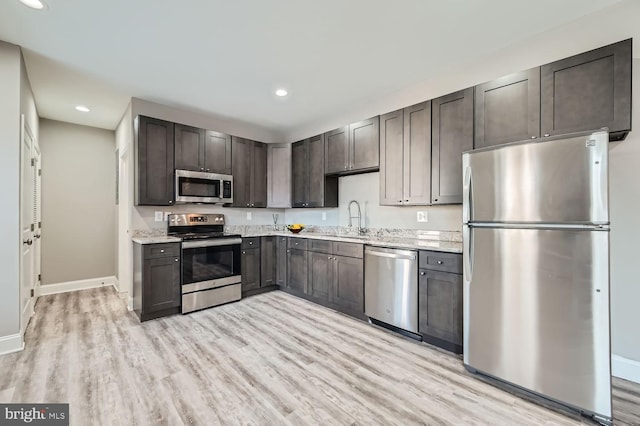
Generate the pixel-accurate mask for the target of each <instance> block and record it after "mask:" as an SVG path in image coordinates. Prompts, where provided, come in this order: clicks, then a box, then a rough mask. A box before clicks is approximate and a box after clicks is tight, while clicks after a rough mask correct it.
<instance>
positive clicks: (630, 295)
mask: <svg viewBox="0 0 640 426" xmlns="http://www.w3.org/2000/svg"><path fill="white" fill-rule="evenodd" d="M634 42H635V40H634ZM637 42H640V40H638V41H637ZM632 103H633V120H632V126H633V128H634V129H635V131H632V132H631V133H630V134H629V136H627V139H626V140H624V141H623V142H616V143H612V144H611V146H610V150H609V176H610V182H609V187H610V200H611V321H612V324H613V327H612V328H613V330H612V333H611V340H612V342H611V343H612V346H613V352H614V353H615V354H617V355H620V356H622V357H624V358H628V359H632V360H635V361H639V362H640V330H639V329H638V327H639V326H640V275H639V274H638V271H636V268H637V265H638V255H637V253H638V244H639V243H640V215H639V214H638V212H639V211H640V59H637V58H636V59H634V61H633V100H632Z"/></svg>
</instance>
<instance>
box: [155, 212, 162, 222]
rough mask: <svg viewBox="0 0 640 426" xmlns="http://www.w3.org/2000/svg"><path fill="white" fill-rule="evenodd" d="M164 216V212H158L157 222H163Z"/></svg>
mask: <svg viewBox="0 0 640 426" xmlns="http://www.w3.org/2000/svg"><path fill="white" fill-rule="evenodd" d="M163 219H164V214H163V213H162V212H156V222H162V220H163Z"/></svg>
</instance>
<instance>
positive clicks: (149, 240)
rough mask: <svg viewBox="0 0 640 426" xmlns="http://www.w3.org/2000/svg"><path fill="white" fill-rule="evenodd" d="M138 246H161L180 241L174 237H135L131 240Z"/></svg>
mask: <svg viewBox="0 0 640 426" xmlns="http://www.w3.org/2000/svg"><path fill="white" fill-rule="evenodd" d="M131 240H132V241H133V242H134V243H138V244H163V243H179V242H181V241H182V240H181V239H180V238H176V237H167V236H166V235H165V236H158V237H135V238H132V239H131Z"/></svg>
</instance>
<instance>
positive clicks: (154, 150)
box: [134, 116, 174, 206]
mask: <svg viewBox="0 0 640 426" xmlns="http://www.w3.org/2000/svg"><path fill="white" fill-rule="evenodd" d="M135 124H136V132H135V133H134V134H135V136H136V142H137V143H136V145H137V150H136V155H137V167H136V170H135V177H136V179H135V180H136V187H135V188H136V192H135V200H136V205H148V206H170V205H173V199H174V195H173V193H174V181H173V179H174V178H173V169H174V166H173V158H174V143H173V137H174V135H173V132H174V124H173V123H169V122H168V121H163V120H156V119H155V118H149V117H143V116H139V117H137V118H136V122H135Z"/></svg>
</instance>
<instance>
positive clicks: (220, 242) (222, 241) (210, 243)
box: [182, 238, 242, 250]
mask: <svg viewBox="0 0 640 426" xmlns="http://www.w3.org/2000/svg"><path fill="white" fill-rule="evenodd" d="M236 244H242V238H218V239H213V240H201V241H183V242H182V249H183V250H184V249H192V248H201V247H220V246H232V245H236Z"/></svg>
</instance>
